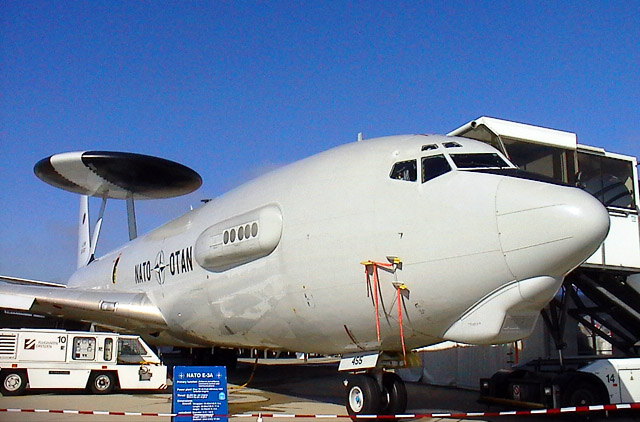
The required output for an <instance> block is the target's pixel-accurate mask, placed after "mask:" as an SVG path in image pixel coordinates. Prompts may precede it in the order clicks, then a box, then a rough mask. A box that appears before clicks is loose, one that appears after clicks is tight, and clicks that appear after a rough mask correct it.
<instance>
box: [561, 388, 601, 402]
mask: <svg viewBox="0 0 640 422" xmlns="http://www.w3.org/2000/svg"><path fill="white" fill-rule="evenodd" d="M562 402H563V405H564V406H575V407H579V406H591V405H594V404H603V401H602V399H601V398H600V393H599V392H598V389H597V388H596V387H595V386H594V385H592V384H590V383H585V382H581V383H577V384H576V385H575V386H571V387H568V388H567V391H565V392H564V394H563V400H562Z"/></svg>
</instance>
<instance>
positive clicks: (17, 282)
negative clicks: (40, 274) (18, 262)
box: [0, 275, 67, 287]
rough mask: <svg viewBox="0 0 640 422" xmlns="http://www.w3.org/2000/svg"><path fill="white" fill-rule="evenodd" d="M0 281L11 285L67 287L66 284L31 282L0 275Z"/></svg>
mask: <svg viewBox="0 0 640 422" xmlns="http://www.w3.org/2000/svg"><path fill="white" fill-rule="evenodd" d="M0 281H6V282H7V283H12V284H27V285H34V286H49V287H67V285H66V284H62V283H55V282H53V281H40V280H31V279H29V278H18V277H9V276H7V275H0Z"/></svg>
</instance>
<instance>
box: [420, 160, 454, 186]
mask: <svg viewBox="0 0 640 422" xmlns="http://www.w3.org/2000/svg"><path fill="white" fill-rule="evenodd" d="M449 171H451V166H450V165H449V162H448V161H447V159H446V158H444V155H432V156H431V157H425V158H423V159H422V183H424V182H427V181H429V180H431V179H435V178H436V177H438V176H440V175H442V174H445V173H447V172H449Z"/></svg>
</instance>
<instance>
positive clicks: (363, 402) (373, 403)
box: [346, 375, 381, 420]
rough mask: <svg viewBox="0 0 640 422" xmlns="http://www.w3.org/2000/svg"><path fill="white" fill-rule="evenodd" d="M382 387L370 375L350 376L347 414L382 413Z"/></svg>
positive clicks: (353, 415) (348, 379) (348, 380)
mask: <svg viewBox="0 0 640 422" xmlns="http://www.w3.org/2000/svg"><path fill="white" fill-rule="evenodd" d="M380 397H381V394H380V387H378V383H377V382H376V380H375V379H373V378H372V377H370V376H368V375H350V376H349V378H347V394H346V406H347V412H349V415H351V416H352V419H353V420H355V418H354V417H355V416H356V415H377V414H378V412H379V411H380Z"/></svg>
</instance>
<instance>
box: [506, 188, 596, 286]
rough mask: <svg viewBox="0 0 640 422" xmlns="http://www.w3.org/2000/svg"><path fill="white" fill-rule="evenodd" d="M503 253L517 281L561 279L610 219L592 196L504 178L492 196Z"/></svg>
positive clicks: (591, 246) (588, 250) (585, 255)
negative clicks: (545, 278)
mask: <svg viewBox="0 0 640 422" xmlns="http://www.w3.org/2000/svg"><path fill="white" fill-rule="evenodd" d="M496 215H497V224H498V232H499V237H500V244H501V246H502V252H503V253H504V256H505V260H506V262H507V265H508V267H509V269H510V270H511V272H512V273H513V275H514V276H515V277H516V279H518V280H524V279H527V278H531V277H537V276H552V277H554V278H555V279H558V280H561V279H562V278H563V277H564V275H566V274H567V273H568V272H570V271H571V270H573V269H574V268H575V267H577V266H578V265H580V264H581V263H582V262H584V261H585V260H586V259H587V258H588V257H589V256H591V255H592V254H593V253H594V252H595V251H596V250H597V249H598V247H599V246H600V244H601V243H602V241H603V240H604V239H605V237H606V236H607V233H608V232H609V214H608V212H607V210H606V208H605V207H604V206H603V205H602V204H601V203H600V202H599V201H598V200H596V199H595V198H594V197H593V196H591V195H589V194H588V193H586V192H584V191H582V190H580V189H578V188H572V187H567V186H559V185H553V184H550V183H541V182H534V181H529V180H523V179H515V178H505V179H503V180H502V181H501V182H500V185H499V186H498V190H497V193H496Z"/></svg>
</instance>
